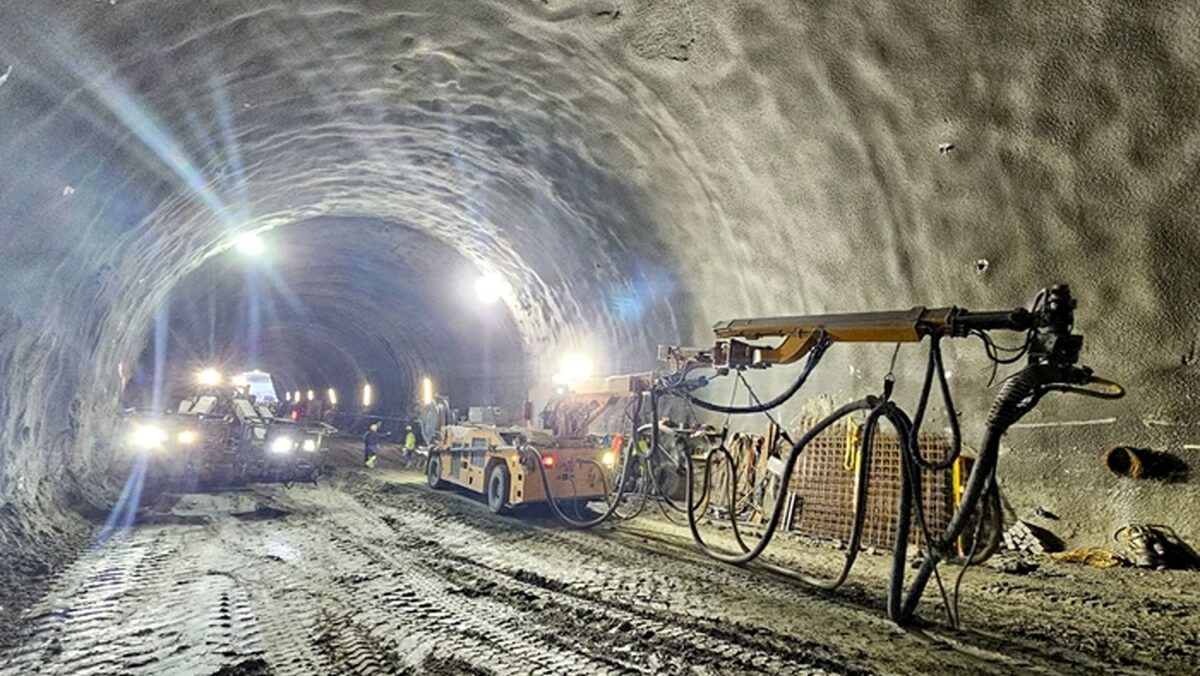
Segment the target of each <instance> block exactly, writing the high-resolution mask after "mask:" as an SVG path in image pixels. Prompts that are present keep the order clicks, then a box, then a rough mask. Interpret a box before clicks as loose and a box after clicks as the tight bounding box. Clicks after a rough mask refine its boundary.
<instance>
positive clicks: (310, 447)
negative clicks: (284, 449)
mask: <svg viewBox="0 0 1200 676" xmlns="http://www.w3.org/2000/svg"><path fill="white" fill-rule="evenodd" d="M300 447H301V448H303V449H304V450H305V452H307V453H313V452H315V451H316V450H317V442H316V441H314V440H312V439H305V440H304V444H303V445H301V446H300Z"/></svg>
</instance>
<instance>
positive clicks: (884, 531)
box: [789, 420, 954, 548]
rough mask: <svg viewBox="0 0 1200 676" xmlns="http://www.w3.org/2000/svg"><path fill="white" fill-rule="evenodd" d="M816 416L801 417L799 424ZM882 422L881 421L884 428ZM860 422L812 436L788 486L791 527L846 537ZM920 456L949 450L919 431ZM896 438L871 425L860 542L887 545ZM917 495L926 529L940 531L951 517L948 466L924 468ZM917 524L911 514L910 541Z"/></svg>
mask: <svg viewBox="0 0 1200 676" xmlns="http://www.w3.org/2000/svg"><path fill="white" fill-rule="evenodd" d="M815 423H816V420H805V421H804V423H803V427H804V429H809V428H811V427H812V426H813V425H814V424H815ZM885 427H886V425H880V428H885ZM861 433H862V432H861V427H860V426H859V425H858V424H857V423H855V422H851V421H847V420H842V421H840V422H838V423H836V424H834V425H832V426H830V427H829V428H828V429H826V430H825V431H824V432H822V433H821V434H820V435H818V436H817V437H816V438H815V439H813V440H812V443H810V444H809V445H808V447H807V448H805V450H804V452H803V453H801V454H800V458H799V459H798V461H797V463H796V470H795V472H794V473H793V474H792V481H791V484H790V486H789V489H790V492H791V497H790V498H789V502H790V504H791V506H792V515H791V519H790V520H789V522H790V525H791V530H793V531H795V532H799V533H803V534H806V535H812V536H816V537H822V538H833V539H840V540H843V541H845V540H848V539H849V538H850V531H851V526H852V525H853V521H854V477H855V475H856V473H857V471H858V463H859V462H861V452H860V449H861V438H862V437H861ZM919 444H920V448H921V453H922V455H923V456H924V457H925V458H926V459H927V460H930V461H933V462H937V461H941V460H944V459H945V458H946V457H947V455H948V453H949V452H950V446H949V443H948V442H947V440H946V438H945V437H944V436H942V435H940V434H922V435H921V436H920V438H919ZM900 463H901V458H900V442H899V440H898V439H897V438H896V436H895V434H892V433H889V432H886V431H884V429H879V428H877V429H876V433H875V444H874V450H873V452H872V457H871V466H870V468H869V474H868V477H869V485H868V492H867V517H866V522H865V523H864V527H863V545H864V546H874V547H880V548H890V547H891V546H892V538H893V532H894V530H895V523H896V516H897V514H898V511H899V506H898V504H897V503H898V501H899V497H900V477H901V466H900ZM922 478H923V481H922V482H921V493H922V495H921V500H922V503H921V504H922V505H923V510H924V517H925V523H926V525H927V526H928V528H929V531H930V533H931V534H934V535H936V534H937V533H939V532H940V531H942V530H943V529H944V528H945V526H946V524H947V523H948V522H949V520H950V515H951V514H952V513H953V505H954V484H953V477H952V473H951V472H950V470H945V471H940V472H936V471H924V472H923V477H922ZM920 537H921V528H920V526H919V525H918V523H917V521H916V515H915V514H914V515H913V528H912V536H911V538H910V539H911V541H912V542H914V543H919V542H920Z"/></svg>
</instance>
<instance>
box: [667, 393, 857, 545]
mask: <svg viewBox="0 0 1200 676" xmlns="http://www.w3.org/2000/svg"><path fill="white" fill-rule="evenodd" d="M655 397H656V395H655V394H651V399H650V402H651V403H650V407H651V410H654V409H656V408H657V402H656V401H655ZM878 404H879V400H878V399H876V398H875V397H867V398H865V399H860V400H858V401H855V402H852V403H850V404H846V405H845V406H842V407H841V408H839V409H837V410H836V411H834V412H833V413H832V414H830V415H828V416H826V417H825V418H823V419H822V420H821V421H820V422H818V423H817V424H816V425H815V426H813V427H812V429H810V430H809V431H808V432H806V433H805V434H804V436H802V437H800V439H799V440H798V441H796V443H795V444H793V445H792V449H791V451H790V452H789V453H788V457H787V460H786V461H785V462H784V468H783V473H782V475H781V477H780V481H781V482H782V483H781V484H780V491H781V492H782V491H784V490H786V486H787V482H788V481H789V480H790V478H791V476H792V472H793V470H794V469H795V466H796V459H797V458H798V457H799V456H800V453H801V451H803V450H804V448H805V447H806V446H808V444H809V443H811V442H812V440H813V439H815V438H816V437H817V435H819V434H821V433H822V432H824V431H825V430H826V429H828V428H829V427H830V426H831V425H833V424H834V423H836V422H837V421H839V420H841V419H842V418H845V417H846V416H848V415H850V414H852V413H854V412H855V411H862V410H870V409H874V408H875V407H876V406H878ZM655 434H657V429H656V430H655ZM694 484H695V479H694V470H693V469H692V467H691V465H689V466H688V483H687V500H686V502H687V504H688V505H693V504H694V501H693V499H692V498H693V494H694V492H695V485H694ZM784 502H786V501H784V500H776V501H775V507H774V509H773V510H772V512H771V518H770V520H768V522H767V526H766V529H765V530H764V532H763V536H762V538H761V539H760V540H759V541H758V543H757V544H756V545H755V546H754V547H752V548H751V549H750V551H747V552H744V553H742V554H737V555H730V554H725V553H722V552H718V551H716V550H713V549H711V548H709V547H708V546H707V545H705V544H704V538H703V536H701V535H700V531H699V529H698V527H697V524H696V512H695V511H694V510H691V509H689V510H688V527H689V528H690V529H691V532H692V538H693V539H695V540H696V542H697V544H699V545H700V547H701V549H702V550H703V551H704V552H705V553H706V554H708V555H709V556H711V557H712V558H714V559H717V560H718V561H724V562H726V563H733V564H738V565H740V564H745V563H749V562H750V561H753V560H754V559H756V558H758V556H759V555H760V554H762V552H763V550H765V549H766V548H767V545H768V544H770V542H771V539H772V538H773V537H774V535H775V531H776V529H777V528H778V527H779V522H780V518H781V516H782V514H783V505H784Z"/></svg>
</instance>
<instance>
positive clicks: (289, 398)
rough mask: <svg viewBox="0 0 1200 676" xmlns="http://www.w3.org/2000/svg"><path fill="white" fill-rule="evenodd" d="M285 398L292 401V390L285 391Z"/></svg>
mask: <svg viewBox="0 0 1200 676" xmlns="http://www.w3.org/2000/svg"><path fill="white" fill-rule="evenodd" d="M283 400H284V401H291V400H292V393H291V392H284V393H283Z"/></svg>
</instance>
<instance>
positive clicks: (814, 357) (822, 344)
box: [681, 331, 831, 415]
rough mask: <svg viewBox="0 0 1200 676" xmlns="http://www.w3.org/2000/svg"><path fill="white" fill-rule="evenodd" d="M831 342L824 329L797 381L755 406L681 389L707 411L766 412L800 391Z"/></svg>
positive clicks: (730, 412) (726, 412) (688, 398)
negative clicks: (722, 401) (710, 398)
mask: <svg viewBox="0 0 1200 676" xmlns="http://www.w3.org/2000/svg"><path fill="white" fill-rule="evenodd" d="M830 344H831V343H830V340H829V338H828V337H827V336H826V335H825V333H824V332H823V331H822V332H820V335H818V336H817V341H816V343H815V344H814V345H813V347H812V350H811V351H810V352H809V353H808V361H806V362H805V364H804V370H802V371H801V372H800V375H799V376H797V378H796V380H795V382H793V383H792V384H791V386H790V387H788V388H787V389H786V390H784V391H783V392H782V393H781V394H780V395H779V396H777V397H775V398H774V399H771V400H770V401H766V402H763V403H761V404H755V405H753V406H725V405H722V404H714V403H713V402H711V401H705V400H703V399H700V398H698V397H696V396H694V395H693V394H692V393H691V392H687V391H683V390H681V392H682V394H683V396H684V397H685V398H686V399H687V400H688V401H689V402H691V403H693V404H695V405H696V406H699V407H700V408H702V409H704V410H706V411H712V412H713V413H725V414H727V415H743V414H750V413H766V412H767V411H770V410H771V409H773V408H778V407H779V406H780V405H781V404H783V403H784V402H786V401H787V400H789V399H791V398H792V397H793V396H794V395H795V394H796V392H799V391H800V388H801V387H803V386H804V383H805V382H806V381H807V380H808V376H809V375H810V374H811V373H812V372H813V369H815V368H816V367H817V364H819V363H820V362H821V356H822V355H824V354H825V350H826V349H828V348H829V345H830Z"/></svg>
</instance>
